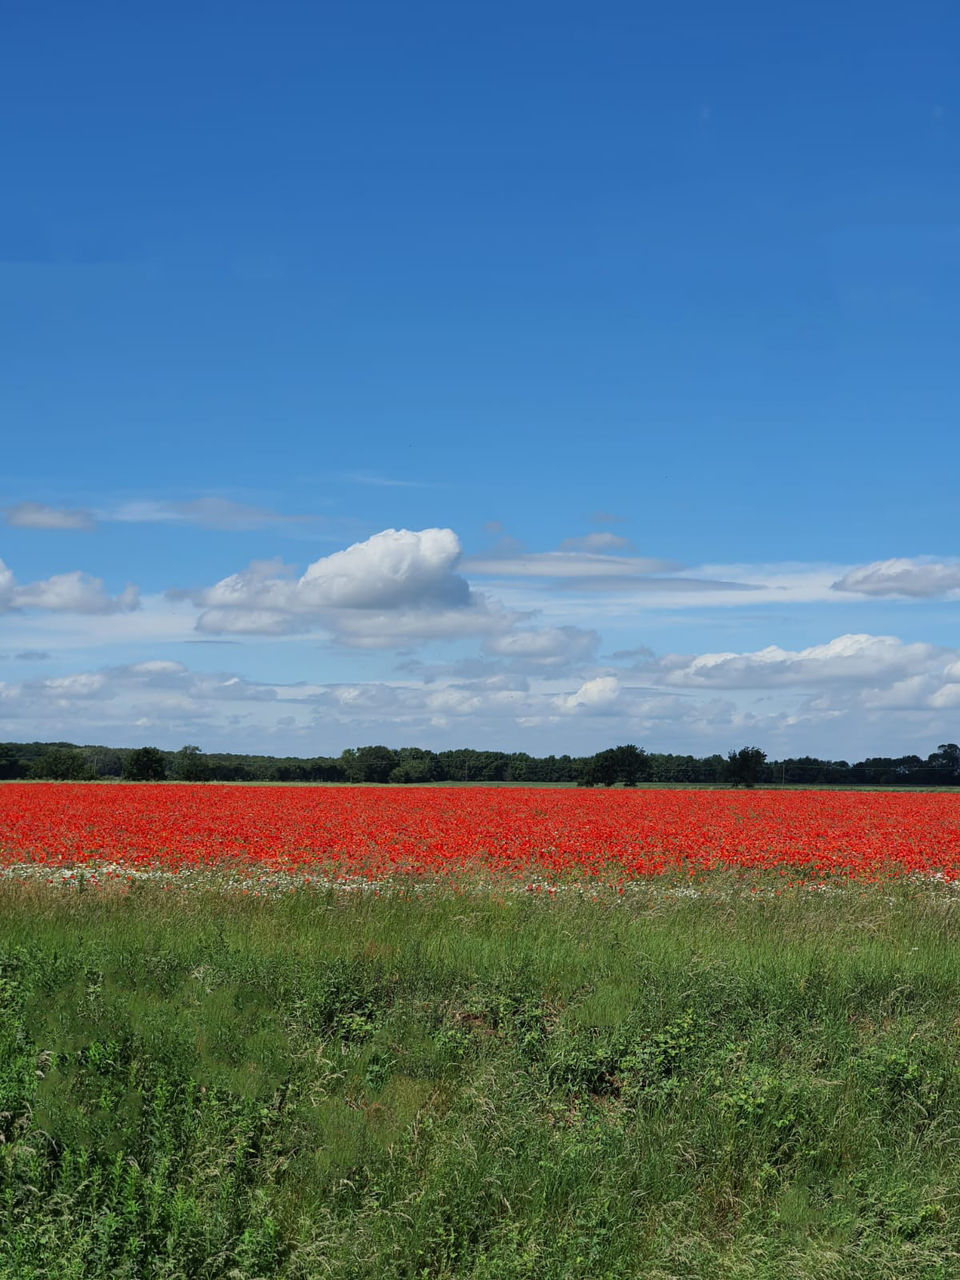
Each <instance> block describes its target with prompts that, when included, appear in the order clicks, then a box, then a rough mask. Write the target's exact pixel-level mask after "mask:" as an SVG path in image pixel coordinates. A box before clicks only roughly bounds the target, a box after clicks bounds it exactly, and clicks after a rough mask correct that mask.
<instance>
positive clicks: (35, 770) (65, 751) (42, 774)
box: [30, 747, 94, 782]
mask: <svg viewBox="0 0 960 1280" xmlns="http://www.w3.org/2000/svg"><path fill="white" fill-rule="evenodd" d="M30 776H31V777H32V778H51V779H52V780H53V781H54V782H80V781H83V780H84V779H87V778H92V777H93V776H94V774H93V770H92V769H91V768H90V765H89V764H88V763H87V758H86V756H85V755H84V754H83V752H82V751H77V750H75V749H74V748H72V747H51V748H50V749H49V750H48V751H44V752H43V754H42V755H40V756H38V757H37V759H36V760H34V761H33V763H32V764H31V766H30Z"/></svg>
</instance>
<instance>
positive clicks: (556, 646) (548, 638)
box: [484, 627, 600, 670]
mask: <svg viewBox="0 0 960 1280" xmlns="http://www.w3.org/2000/svg"><path fill="white" fill-rule="evenodd" d="M599 643H600V637H599V635H598V634H597V632H596V631H592V630H590V631H588V630H585V629H584V628H582V627H537V628H532V627H531V628H527V629H524V630H517V631H507V632H504V633H502V634H500V635H496V636H493V637H492V638H491V639H489V640H487V641H486V643H485V644H484V650H485V652H486V653H488V654H491V655H494V656H496V657H500V658H509V659H511V660H512V665H513V666H514V667H515V668H518V667H519V668H523V669H529V670H540V669H545V668H549V669H554V668H558V667H569V666H571V665H574V664H578V663H583V662H586V661H588V660H589V659H590V658H592V657H593V655H594V654H595V653H596V651H597V647H598V645H599Z"/></svg>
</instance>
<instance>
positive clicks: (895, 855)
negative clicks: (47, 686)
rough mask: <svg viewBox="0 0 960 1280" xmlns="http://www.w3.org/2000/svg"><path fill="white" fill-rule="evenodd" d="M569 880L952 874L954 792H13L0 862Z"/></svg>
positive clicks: (110, 788) (959, 831)
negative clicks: (719, 874) (713, 874)
mask: <svg viewBox="0 0 960 1280" xmlns="http://www.w3.org/2000/svg"><path fill="white" fill-rule="evenodd" d="M23 863H29V864H31V865H33V866H34V867H35V868H37V869H42V868H44V867H49V868H51V869H53V870H55V869H57V868H59V867H63V866H67V867H71V866H87V867H89V868H91V869H92V870H95V869H96V868H97V867H99V866H103V865H104V864H107V865H109V867H110V869H111V874H114V875H115V874H122V873H123V870H124V868H128V869H133V870H137V869H139V870H142V869H162V870H165V871H176V870H180V869H188V868H194V869H209V868H215V869H219V870H229V871H233V872H236V873H237V874H240V875H244V874H246V875H250V876H251V877H252V878H255V877H256V875H257V874H259V873H263V872H268V873H275V872H285V873H289V874H290V875H292V876H297V875H300V876H302V877H312V878H317V877H323V878H329V879H339V878H343V877H361V878H365V879H370V880H373V879H381V878H383V877H385V876H394V875H398V874H405V875H411V876H414V877H418V878H423V877H431V878H432V877H440V878H443V879H456V878H457V877H460V876H467V877H471V878H473V877H476V876H477V875H487V876H491V877H494V878H498V879H499V878H502V877H506V878H508V879H511V880H520V881H524V880H529V881H532V882H536V883H549V884H553V883H566V882H568V881H570V880H572V879H586V880H589V881H591V882H599V883H611V882H617V883H626V882H628V881H630V880H633V879H635V878H636V877H638V876H648V875H662V874H664V873H667V872H670V873H673V872H677V871H681V870H682V871H686V872H690V873H697V872H703V871H706V870H712V869H717V868H720V869H723V868H726V869H735V870H737V871H739V872H741V873H743V874H745V875H751V874H760V873H765V872H770V871H775V872H778V873H780V874H782V875H783V876H784V877H786V878H787V879H788V880H789V879H797V878H799V879H802V880H806V881H813V882H819V881H822V880H825V879H831V878H835V877H838V876H840V877H844V876H855V877H857V878H859V879H865V878H867V879H870V878H877V877H880V878H888V877H890V876H898V875H917V874H919V875H937V876H940V877H941V878H944V879H951V880H952V879H953V878H954V877H955V876H956V875H957V874H958V871H960V794H958V793H957V792H956V791H951V792H943V793H931V792H897V793H876V792H853V791H831V792H825V791H763V792H759V791H736V792H735V791H707V790H697V791H676V790H671V791H667V790H657V791H640V790H600V791H586V792H583V791H571V790H559V789H550V788H534V787H528V788H523V789H516V790H514V789H509V790H508V789H501V788H489V787H473V788H468V787H461V788H457V789H452V788H451V789H440V788H435V787H413V786H409V787H397V788H366V787H325V788H296V789H288V788H284V787H243V788H237V787H229V786H220V785H215V784H193V785H191V784H181V785H178V786H171V787H168V786H157V785H155V784H131V785H128V786H123V787H117V786H114V785H110V784H107V785H92V784H72V783H47V784H37V783H34V784H30V783H11V784H9V785H8V786H6V787H5V788H4V789H3V791H2V802H0V865H4V864H23Z"/></svg>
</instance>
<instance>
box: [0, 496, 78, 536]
mask: <svg viewBox="0 0 960 1280" xmlns="http://www.w3.org/2000/svg"><path fill="white" fill-rule="evenodd" d="M3 518H4V521H5V522H6V523H7V524H9V525H12V526H13V528H15V529H72V530H88V529H93V528H95V527H96V523H97V522H96V519H95V517H94V515H93V512H92V511H85V510H83V509H82V508H80V507H49V506H47V505H46V503H43V502H18V503H17V504H16V505H15V506H12V507H7V508H5V510H4V512H3Z"/></svg>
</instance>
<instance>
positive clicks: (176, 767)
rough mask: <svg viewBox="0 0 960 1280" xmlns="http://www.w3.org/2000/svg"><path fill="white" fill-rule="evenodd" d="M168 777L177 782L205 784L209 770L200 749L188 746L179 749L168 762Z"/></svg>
mask: <svg viewBox="0 0 960 1280" xmlns="http://www.w3.org/2000/svg"><path fill="white" fill-rule="evenodd" d="M170 777H171V778H174V779H175V780H176V781H177V782H206V781H207V780H208V779H209V777H210V768H209V765H208V764H207V762H206V760H204V758H203V755H202V753H201V751H200V748H199V747H197V746H193V745H189V744H188V745H187V746H185V747H181V748H180V750H179V751H177V752H176V753H175V754H174V756H173V759H172V760H171V761H170Z"/></svg>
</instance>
